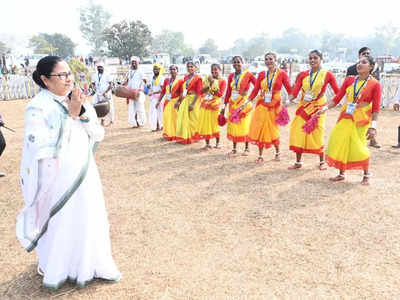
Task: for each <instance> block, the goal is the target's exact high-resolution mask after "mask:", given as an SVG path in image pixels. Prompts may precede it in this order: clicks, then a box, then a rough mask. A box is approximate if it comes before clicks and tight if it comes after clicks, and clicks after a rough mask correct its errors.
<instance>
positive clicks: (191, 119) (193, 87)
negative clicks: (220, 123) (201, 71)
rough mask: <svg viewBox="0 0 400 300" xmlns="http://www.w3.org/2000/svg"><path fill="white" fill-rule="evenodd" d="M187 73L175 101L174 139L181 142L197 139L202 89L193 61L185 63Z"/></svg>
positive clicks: (185, 142)
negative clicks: (175, 121) (176, 114)
mask: <svg viewBox="0 0 400 300" xmlns="http://www.w3.org/2000/svg"><path fill="white" fill-rule="evenodd" d="M186 67H187V71H188V74H187V75H186V76H185V78H184V80H183V81H184V83H183V87H182V94H181V96H180V98H179V100H178V101H177V102H176V103H175V108H176V109H179V110H178V119H177V123H176V141H177V142H178V143H181V144H184V145H186V144H191V143H193V142H194V141H198V140H199V134H198V132H197V129H198V126H199V124H198V122H199V112H200V101H199V100H200V97H201V89H202V80H201V77H200V76H199V75H197V74H195V72H196V66H195V65H194V63H193V62H188V63H187V64H186Z"/></svg>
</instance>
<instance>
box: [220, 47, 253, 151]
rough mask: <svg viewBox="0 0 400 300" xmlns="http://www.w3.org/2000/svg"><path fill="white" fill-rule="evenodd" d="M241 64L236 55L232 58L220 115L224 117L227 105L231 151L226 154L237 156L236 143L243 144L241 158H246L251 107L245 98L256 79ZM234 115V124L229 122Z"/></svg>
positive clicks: (240, 58) (241, 58)
mask: <svg viewBox="0 0 400 300" xmlns="http://www.w3.org/2000/svg"><path fill="white" fill-rule="evenodd" d="M243 64H244V60H243V57H241V56H238V55H236V56H234V57H233V58H232V65H233V69H234V70H235V72H233V73H231V74H229V76H228V85H227V90H226V94H225V105H224V107H223V108H222V110H221V114H222V115H224V114H225V109H226V106H228V105H229V112H228V115H229V117H228V128H227V137H228V140H230V141H232V144H233V148H232V151H230V152H229V153H228V155H229V156H235V155H236V154H237V149H236V146H237V143H245V147H244V151H243V153H242V155H243V156H248V155H249V152H250V150H249V140H248V135H249V129H250V121H251V115H250V114H251V111H252V106H251V104H250V103H248V101H247V98H248V97H249V89H250V86H251V85H252V86H253V87H254V86H255V84H256V78H255V77H254V75H253V74H251V72H249V71H248V70H245V69H244V66H243ZM238 112H239V113H238ZM234 113H236V114H237V115H238V120H236V121H235V122H233V120H231V116H232V114H234Z"/></svg>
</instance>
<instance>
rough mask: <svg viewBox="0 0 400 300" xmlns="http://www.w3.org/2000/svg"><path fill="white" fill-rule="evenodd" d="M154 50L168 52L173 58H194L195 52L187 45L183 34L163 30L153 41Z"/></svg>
mask: <svg viewBox="0 0 400 300" xmlns="http://www.w3.org/2000/svg"><path fill="white" fill-rule="evenodd" d="M152 47H153V50H154V51H155V52H159V53H160V52H166V53H168V54H169V55H171V56H178V55H183V56H193V55H194V53H195V51H194V50H193V48H192V47H190V46H189V45H186V44H185V37H184V35H183V33H182V32H174V31H169V30H163V31H162V32H161V33H160V34H157V35H156V36H155V37H154V39H153V45H152Z"/></svg>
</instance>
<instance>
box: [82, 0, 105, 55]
mask: <svg viewBox="0 0 400 300" xmlns="http://www.w3.org/2000/svg"><path fill="white" fill-rule="evenodd" d="M79 13H80V22H81V23H80V26H79V29H80V31H81V32H82V36H83V38H84V39H85V40H87V41H88V43H89V45H91V46H92V47H93V53H94V54H95V55H99V54H100V53H101V50H102V47H103V46H104V39H103V32H104V30H105V28H106V27H107V26H108V24H109V21H110V18H111V14H110V13H109V12H108V11H106V10H105V9H104V7H103V6H102V5H100V4H95V3H94V2H93V1H92V0H90V1H89V2H88V4H87V5H86V6H82V7H81V8H80V10H79Z"/></svg>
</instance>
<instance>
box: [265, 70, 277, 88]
mask: <svg viewBox="0 0 400 300" xmlns="http://www.w3.org/2000/svg"><path fill="white" fill-rule="evenodd" d="M275 73H276V70H275V71H274V75H272V78H271V80H269V70H268V72H267V83H268V91H271V88H272V81H273V80H274V77H275Z"/></svg>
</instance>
